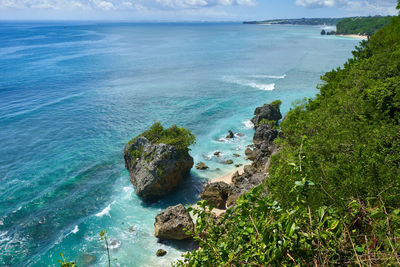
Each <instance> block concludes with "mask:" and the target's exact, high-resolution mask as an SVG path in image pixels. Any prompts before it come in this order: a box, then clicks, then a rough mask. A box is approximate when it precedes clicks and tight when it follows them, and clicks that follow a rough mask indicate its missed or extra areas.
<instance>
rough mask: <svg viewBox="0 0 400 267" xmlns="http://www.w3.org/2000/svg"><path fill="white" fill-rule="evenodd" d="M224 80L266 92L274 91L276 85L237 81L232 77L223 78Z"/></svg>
mask: <svg viewBox="0 0 400 267" xmlns="http://www.w3.org/2000/svg"><path fill="white" fill-rule="evenodd" d="M223 80H224V81H225V82H229V83H236V84H239V85H243V86H249V87H252V88H256V89H259V90H264V91H272V90H274V89H275V83H257V82H255V81H252V80H241V79H235V78H233V77H230V76H225V77H223Z"/></svg>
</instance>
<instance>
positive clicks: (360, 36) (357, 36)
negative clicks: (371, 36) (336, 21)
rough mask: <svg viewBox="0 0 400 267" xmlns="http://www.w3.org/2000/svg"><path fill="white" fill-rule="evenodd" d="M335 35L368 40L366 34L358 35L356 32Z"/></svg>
mask: <svg viewBox="0 0 400 267" xmlns="http://www.w3.org/2000/svg"><path fill="white" fill-rule="evenodd" d="M336 36H340V37H348V38H355V39H361V40H368V37H367V36H364V35H358V34H336Z"/></svg>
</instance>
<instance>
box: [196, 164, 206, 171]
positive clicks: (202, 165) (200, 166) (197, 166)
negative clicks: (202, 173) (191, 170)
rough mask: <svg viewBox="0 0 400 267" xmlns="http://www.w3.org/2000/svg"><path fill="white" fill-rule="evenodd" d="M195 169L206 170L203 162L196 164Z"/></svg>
mask: <svg viewBox="0 0 400 267" xmlns="http://www.w3.org/2000/svg"><path fill="white" fill-rule="evenodd" d="M196 169H198V170H207V169H208V166H207V165H206V164H205V163H204V162H199V163H197V164H196Z"/></svg>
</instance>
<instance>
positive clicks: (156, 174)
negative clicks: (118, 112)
mask: <svg viewBox="0 0 400 267" xmlns="http://www.w3.org/2000/svg"><path fill="white" fill-rule="evenodd" d="M194 140H195V138H194V136H193V135H192V134H191V133H190V132H189V131H188V130H186V129H183V128H179V127H177V126H176V125H174V126H172V127H170V128H168V129H164V128H163V127H162V126H161V124H160V123H155V124H153V126H151V128H150V130H148V131H146V132H144V133H143V134H141V135H139V136H138V137H136V138H134V139H133V140H131V141H130V142H129V143H128V144H127V145H126V146H125V149H124V159H125V167H126V169H127V170H128V171H129V174H130V180H131V182H132V184H133V185H134V186H135V187H136V194H137V195H138V196H140V197H141V198H143V199H144V200H156V199H158V198H160V197H163V196H165V195H167V194H169V193H170V192H171V191H173V190H174V189H175V188H176V187H177V186H178V185H179V184H180V182H181V180H182V179H183V178H184V177H185V176H186V175H188V174H189V172H190V169H191V168H192V167H193V164H194V163H193V158H192V157H191V156H190V155H189V149H188V147H189V145H191V144H193V143H194Z"/></svg>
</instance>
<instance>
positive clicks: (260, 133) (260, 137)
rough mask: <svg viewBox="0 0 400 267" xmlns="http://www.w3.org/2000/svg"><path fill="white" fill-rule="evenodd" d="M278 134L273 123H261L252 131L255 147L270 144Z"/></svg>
mask: <svg viewBox="0 0 400 267" xmlns="http://www.w3.org/2000/svg"><path fill="white" fill-rule="evenodd" d="M278 134H279V132H278V130H277V129H276V127H274V125H271V124H268V123H261V125H259V126H258V127H257V129H256V132H255V133H254V136H253V143H254V145H255V147H259V146H260V145H262V144H268V145H270V144H272V142H273V141H274V140H275V139H276V138H277V137H278Z"/></svg>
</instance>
